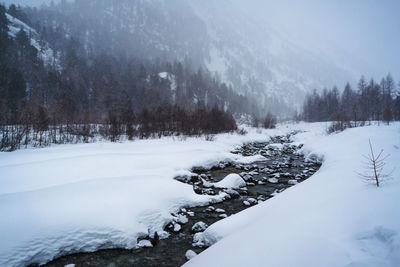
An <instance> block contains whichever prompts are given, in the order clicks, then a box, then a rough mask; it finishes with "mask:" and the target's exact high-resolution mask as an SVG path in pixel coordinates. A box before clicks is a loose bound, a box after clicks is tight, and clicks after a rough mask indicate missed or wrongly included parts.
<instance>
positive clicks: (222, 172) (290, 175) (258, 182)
mask: <svg viewBox="0 0 400 267" xmlns="http://www.w3.org/2000/svg"><path fill="white" fill-rule="evenodd" d="M290 137H291V135H288V136H278V137H274V138H272V139H271V141H269V142H258V143H250V144H246V145H244V146H243V147H241V148H239V149H237V150H236V151H234V152H233V153H237V154H242V155H245V156H251V155H256V154H261V155H263V156H265V160H263V161H259V162H254V163H252V164H244V165H241V164H232V163H224V162H222V163H219V164H217V165H216V166H215V167H213V168H212V169H211V170H206V169H203V168H201V167H197V168H193V170H192V171H193V172H194V173H196V174H198V175H196V176H193V177H177V178H176V179H177V180H179V181H181V182H185V183H189V184H192V185H193V188H194V191H195V192H196V193H198V194H211V195H214V194H218V193H219V192H220V191H221V189H215V188H207V187H206V185H207V184H204V182H203V181H208V182H218V181H220V180H221V179H223V178H224V177H225V176H226V175H228V174H231V173H240V174H241V176H243V177H245V178H246V179H247V181H246V183H247V190H236V192H229V193H230V194H231V198H230V199H226V200H225V201H223V202H221V203H218V204H213V205H212V208H209V209H207V208H208V207H209V206H205V207H194V208H186V209H183V210H181V211H180V212H179V214H181V215H185V216H186V217H187V218H188V219H189V221H188V222H187V223H186V224H180V226H181V230H180V231H179V232H174V230H173V228H174V225H172V224H170V225H167V226H166V228H165V230H166V231H167V232H169V233H170V237H169V238H167V239H163V240H158V241H157V240H154V239H153V240H152V242H153V244H154V246H153V247H152V248H140V249H134V250H126V249H108V250H100V251H96V252H93V253H77V254H72V255H67V256H63V257H60V258H58V259H55V260H53V261H52V262H49V263H47V264H45V265H44V266H47V267H53V266H65V265H67V264H71V263H73V264H75V266H76V267H80V266H107V267H115V266H181V265H182V264H184V263H185V262H186V261H187V259H186V257H185V253H186V251H187V250H189V249H190V250H193V251H194V252H196V253H200V252H202V251H203V250H204V249H206V248H205V247H194V246H193V236H194V232H193V231H192V227H193V225H194V224H195V223H197V222H199V221H202V222H204V223H206V224H207V225H211V224H213V223H215V222H217V221H219V220H221V219H223V218H221V217H222V216H230V215H232V214H235V213H237V212H240V211H242V210H244V209H246V208H248V206H246V205H244V203H243V201H245V200H248V199H249V198H252V199H254V200H258V201H259V202H261V201H267V200H268V199H269V198H271V197H273V196H271V194H272V195H273V194H274V193H279V192H282V191H284V190H285V189H287V188H289V187H290V186H292V185H291V184H289V181H293V180H296V181H298V182H302V181H304V180H305V179H307V178H309V177H310V176H311V175H312V174H314V173H315V172H316V171H317V170H318V169H319V167H320V166H321V164H320V162H318V160H309V161H307V162H306V161H305V159H304V157H303V156H302V155H301V154H298V153H297V151H298V149H299V148H300V147H297V146H294V145H291V144H290ZM271 143H281V144H283V145H284V147H283V149H281V150H276V149H273V148H271V147H270V148H266V146H267V145H269V144H271ZM265 168H268V169H265ZM245 173H247V174H248V173H250V174H251V176H249V175H247V176H244V175H245ZM278 174H279V177H278V180H279V181H278V183H270V182H268V180H267V179H268V178H274V177H277V176H278ZM254 200H253V201H254ZM213 208H214V209H215V210H213ZM216 209H223V210H224V212H221V211H220V210H219V212H217V211H216ZM223 214H224V215H223ZM148 239H150V238H148Z"/></svg>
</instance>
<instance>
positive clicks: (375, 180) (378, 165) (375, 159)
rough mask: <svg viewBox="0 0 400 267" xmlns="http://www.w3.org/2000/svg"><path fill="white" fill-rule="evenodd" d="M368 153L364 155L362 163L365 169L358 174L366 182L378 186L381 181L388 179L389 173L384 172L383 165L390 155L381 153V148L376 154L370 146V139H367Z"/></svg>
mask: <svg viewBox="0 0 400 267" xmlns="http://www.w3.org/2000/svg"><path fill="white" fill-rule="evenodd" d="M369 147H370V154H369V155H366V156H364V158H365V159H366V160H367V161H365V162H363V163H364V165H365V171H364V173H359V174H358V175H359V176H360V177H361V178H362V179H363V180H364V181H365V182H366V183H368V184H374V185H376V186H377V187H379V186H380V185H381V184H382V182H384V181H385V180H387V179H389V178H390V177H391V176H390V175H391V173H384V167H385V165H386V162H385V161H386V159H387V158H388V157H389V156H390V155H383V149H382V150H381V151H380V152H379V154H377V155H376V153H375V152H374V149H373V148H372V143H371V140H369Z"/></svg>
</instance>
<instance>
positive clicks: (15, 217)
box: [0, 126, 293, 266]
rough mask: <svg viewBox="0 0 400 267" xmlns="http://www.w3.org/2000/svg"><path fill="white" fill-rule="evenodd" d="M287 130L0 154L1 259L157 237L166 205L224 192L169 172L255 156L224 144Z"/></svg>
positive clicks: (15, 262)
mask: <svg viewBox="0 0 400 267" xmlns="http://www.w3.org/2000/svg"><path fill="white" fill-rule="evenodd" d="M291 127H293V126H291ZM288 129H289V128H286V127H283V128H282V129H277V130H274V131H269V132H267V131H256V130H254V129H249V134H248V135H246V136H239V135H235V134H223V135H219V136H216V138H215V141H213V142H209V141H205V140H204V138H188V139H186V140H184V141H182V140H174V139H173V138H163V139H160V140H142V141H134V142H124V143H117V144H115V143H95V144H82V145H59V146H53V147H50V148H45V149H28V150H19V151H16V152H13V153H0V214H1V220H0V236H1V238H0V266H23V265H26V264H28V263H32V262H37V263H45V262H47V261H49V260H51V259H53V257H55V256H57V255H60V254H67V253H72V252H77V251H94V250H97V249H100V248H112V247H115V246H118V247H126V248H134V247H136V245H137V242H136V241H137V238H138V237H141V236H145V235H148V234H149V233H150V234H153V233H154V231H158V232H159V234H160V236H163V235H164V234H165V233H163V232H162V229H163V227H164V226H165V225H166V224H167V223H168V222H170V221H171V220H172V219H173V217H172V216H171V214H170V213H171V212H173V211H177V210H178V208H179V207H181V206H184V205H198V204H200V203H204V204H206V203H209V202H211V201H218V200H220V199H221V198H222V197H223V196H222V195H221V196H216V197H209V196H200V195H196V194H195V193H194V192H193V188H192V186H190V185H187V184H183V183H180V182H178V181H176V180H174V179H173V177H175V176H176V175H181V174H187V173H189V169H190V168H191V167H193V166H199V165H211V164H213V163H215V162H217V161H220V160H233V161H237V162H243V163H246V162H252V161H254V160H256V159H257V158H255V157H249V158H244V157H242V156H240V155H234V154H231V153H230V151H231V150H233V149H234V148H235V147H236V146H238V145H240V144H242V143H243V142H246V141H250V140H263V141H265V140H268V139H269V135H270V134H271V135H275V134H277V133H281V132H286V131H287V130H288ZM260 157H261V156H260Z"/></svg>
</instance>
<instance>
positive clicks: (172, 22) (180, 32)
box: [32, 0, 354, 115]
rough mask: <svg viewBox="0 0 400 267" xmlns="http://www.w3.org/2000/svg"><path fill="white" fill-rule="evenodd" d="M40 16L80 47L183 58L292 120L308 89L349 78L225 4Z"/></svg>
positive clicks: (182, 3) (102, 5) (109, 6)
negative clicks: (83, 45)
mask: <svg viewBox="0 0 400 267" xmlns="http://www.w3.org/2000/svg"><path fill="white" fill-rule="evenodd" d="M45 10H47V11H48V12H47V13H46V12H42V13H39V15H38V14H35V16H33V17H32V19H33V20H36V21H35V22H40V23H42V24H43V21H45V23H44V24H45V25H46V24H47V25H46V26H48V27H53V26H54V25H57V26H58V27H60V26H62V27H66V32H67V33H68V34H70V35H71V37H73V38H77V39H79V41H80V42H82V43H84V44H85V46H86V47H87V49H91V50H94V51H101V52H102V53H104V52H106V53H111V54H123V55H126V54H127V55H132V56H135V57H143V58H147V59H152V60H157V59H162V60H169V61H172V60H179V61H185V60H188V61H190V62H191V64H193V66H195V67H200V66H202V67H205V68H207V69H209V70H210V71H212V72H216V73H218V75H219V77H220V78H221V80H222V81H223V82H226V83H228V84H230V85H232V87H233V88H234V89H235V90H236V91H237V92H239V93H241V94H244V95H248V96H250V97H252V98H253V99H256V100H257V101H258V102H259V103H260V104H261V105H262V106H264V107H265V110H264V111H267V110H272V111H274V112H276V113H280V114H281V115H288V114H292V111H293V108H298V107H299V106H300V105H301V104H302V101H303V99H304V96H305V94H306V93H307V92H310V91H311V90H313V89H322V88H323V87H332V86H333V85H335V84H339V85H341V84H344V83H345V82H346V81H349V80H350V81H353V80H354V77H353V76H352V74H351V73H349V72H348V71H347V70H344V69H343V68H342V67H339V64H336V63H334V62H333V61H332V60H329V59H328V58H329V57H328V56H324V55H323V54H322V53H321V52H320V51H318V53H317V52H314V51H311V50H309V49H307V48H303V47H302V46H300V45H297V44H295V43H294V42H291V41H290V40H288V38H287V37H286V36H285V37H284V35H283V34H281V33H280V32H279V31H277V30H276V29H273V28H271V27H268V26H266V25H265V24H264V23H261V22H260V21H257V20H256V18H253V17H251V16H250V15H249V14H247V13H245V12H243V10H242V9H240V8H239V7H238V6H236V5H235V4H234V1H231V0H222V1H201V2H200V1H195V0H172V1H166V0H150V1H144V0H135V1H129V0H120V1H116V0H97V1H94V0H86V1H76V2H75V3H73V4H67V3H64V4H60V5H58V6H56V7H49V8H48V9H45ZM55 10H58V12H59V13H58V14H57V15H56V13H54V11H55Z"/></svg>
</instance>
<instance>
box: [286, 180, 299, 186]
mask: <svg viewBox="0 0 400 267" xmlns="http://www.w3.org/2000/svg"><path fill="white" fill-rule="evenodd" d="M298 183H299V182H298V181H297V180H289V181H288V184H290V185H296V184H298Z"/></svg>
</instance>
